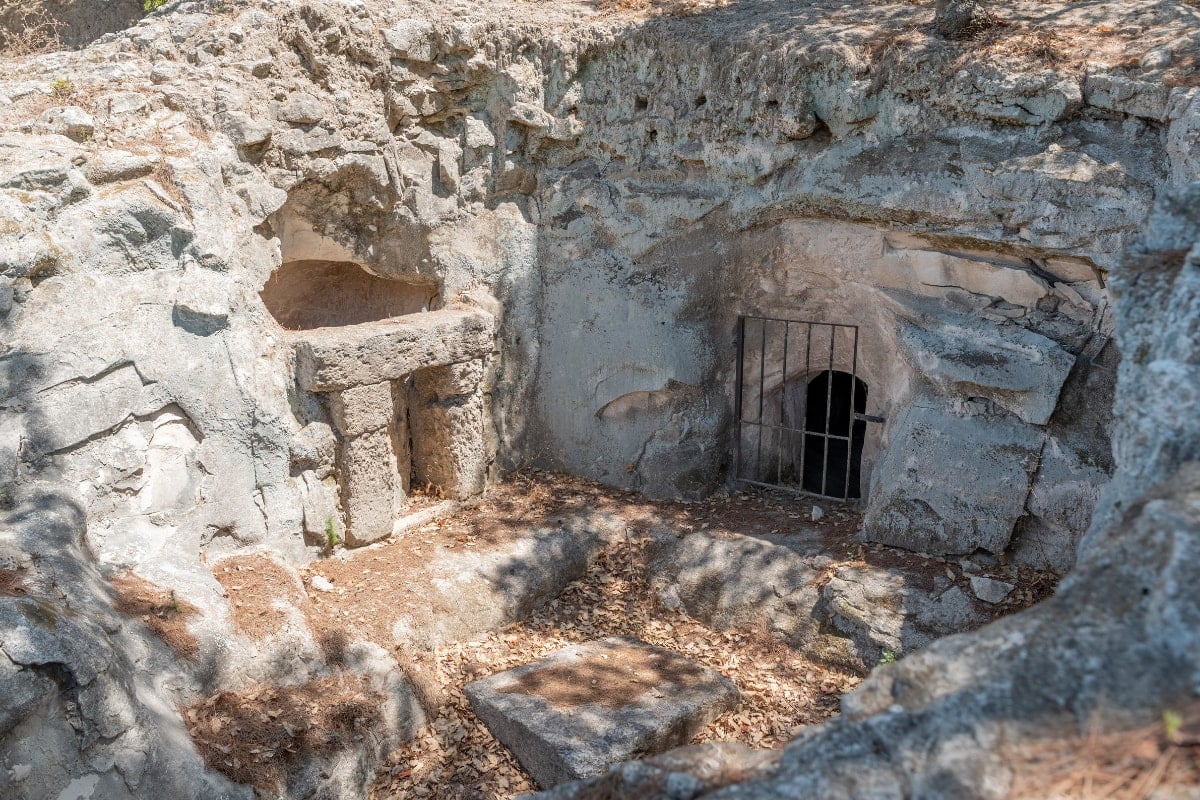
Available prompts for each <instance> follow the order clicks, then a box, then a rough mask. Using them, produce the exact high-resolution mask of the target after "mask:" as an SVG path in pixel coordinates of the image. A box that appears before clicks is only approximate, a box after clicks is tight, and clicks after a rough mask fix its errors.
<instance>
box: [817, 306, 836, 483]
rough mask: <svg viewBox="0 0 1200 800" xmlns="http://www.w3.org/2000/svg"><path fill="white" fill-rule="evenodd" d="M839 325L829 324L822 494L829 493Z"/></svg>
mask: <svg viewBox="0 0 1200 800" xmlns="http://www.w3.org/2000/svg"><path fill="white" fill-rule="evenodd" d="M836 340H837V326H836V325H830V326H829V380H827V381H826V382H825V458H824V460H823V462H822V464H821V494H826V495H827V494H829V434H830V433H832V431H831V430H829V412H830V411H831V410H832V409H833V348H834V342H835V341H836Z"/></svg>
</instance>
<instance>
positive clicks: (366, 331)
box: [295, 309, 494, 392]
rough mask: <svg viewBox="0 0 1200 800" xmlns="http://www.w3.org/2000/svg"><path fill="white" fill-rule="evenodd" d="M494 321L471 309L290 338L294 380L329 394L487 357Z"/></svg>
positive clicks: (332, 329)
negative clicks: (294, 372)
mask: <svg viewBox="0 0 1200 800" xmlns="http://www.w3.org/2000/svg"><path fill="white" fill-rule="evenodd" d="M493 331H494V317H492V315H491V314H489V313H487V312H486V311H480V310H477V309H471V310H456V309H443V310H440V311H426V312H422V313H419V314H408V315H406V316H403V317H398V318H395V319H389V320H381V321H378V322H364V323H361V324H359V325H347V326H345V327H339V328H316V329H313V330H307V331H303V332H302V333H297V334H295V340H296V377H297V379H298V380H299V382H300V386H301V387H302V388H303V389H305V390H307V391H310V392H335V391H341V390H344V389H348V388H351V387H354V386H369V385H372V384H378V383H383V382H385V381H394V380H399V379H400V378H403V377H404V376H405V375H409V374H411V373H413V372H415V371H417V370H419V369H426V368H428V367H438V366H445V365H448V364H457V363H460V362H463V361H470V360H472V359H477V358H482V357H484V356H485V355H487V354H489V353H491V352H492V349H493V346H494V342H493Z"/></svg>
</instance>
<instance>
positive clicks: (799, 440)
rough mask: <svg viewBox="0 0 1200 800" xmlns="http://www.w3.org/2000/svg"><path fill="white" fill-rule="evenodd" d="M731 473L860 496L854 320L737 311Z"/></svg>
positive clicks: (842, 496)
mask: <svg viewBox="0 0 1200 800" xmlns="http://www.w3.org/2000/svg"><path fill="white" fill-rule="evenodd" d="M737 349H738V369H737V384H736V388H735V391H736V399H735V401H734V416H735V417H736V419H737V443H736V451H735V454H734V477H735V479H736V480H738V481H741V482H743V483H748V484H752V485H757V486H767V487H771V488H777V489H784V490H787V491H793V492H800V493H804V494H810V495H815V496H818V497H824V498H827V499H831V500H847V499H851V498H856V497H859V496H861V479H862V475H861V465H862V448H863V442H864V440H865V438H866V424H867V422H878V421H881V420H878V419H877V418H873V417H869V416H867V415H866V414H865V413H864V412H865V411H866V401H867V388H868V387H867V385H866V383H864V382H863V381H862V380H861V379H860V378H859V375H858V326H857V325H841V324H836V323H829V322H810V321H807V320H789V319H779V318H773V317H758V316H742V317H739V318H738V330H737Z"/></svg>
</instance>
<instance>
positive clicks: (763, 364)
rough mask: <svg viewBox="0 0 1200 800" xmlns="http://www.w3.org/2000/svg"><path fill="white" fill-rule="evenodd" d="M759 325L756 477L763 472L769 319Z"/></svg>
mask: <svg viewBox="0 0 1200 800" xmlns="http://www.w3.org/2000/svg"><path fill="white" fill-rule="evenodd" d="M759 325H760V326H761V328H762V341H761V344H760V348H759V351H758V443H757V445H756V448H755V451H754V475H755V476H756V477H757V476H759V475H761V474H762V424H763V403H764V402H765V400H766V398H765V397H764V396H763V392H764V385H765V383H766V378H767V320H766V319H760V320H759Z"/></svg>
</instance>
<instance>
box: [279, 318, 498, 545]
mask: <svg viewBox="0 0 1200 800" xmlns="http://www.w3.org/2000/svg"><path fill="white" fill-rule="evenodd" d="M494 330H495V319H494V317H493V316H492V315H491V314H488V313H487V312H485V311H481V310H478V309H467V310H463V309H443V310H440V311H429V312H423V313H417V314H409V315H406V316H403V317H398V318H395V319H389V320H382V321H379V322H367V323H362V324H359V325H349V326H344V327H337V328H318V329H314V330H307V331H302V332H297V333H295V334H293V337H294V340H295V349H296V379H297V382H298V383H299V385H300V388H302V389H304V390H305V391H309V392H315V393H318V394H322V395H325V396H327V397H328V402H329V409H330V412H331V416H332V418H333V424H334V428H335V429H336V430H337V434H338V439H339V445H338V455H337V476H338V483H339V485H340V488H341V494H342V503H343V507H344V509H345V512H346V544H347V545H348V546H359V545H363V544H367V543H369V542H373V541H376V540H378V539H381V538H383V537H385V536H388V535H390V534H391V533H392V526H393V522H394V520H395V518H396V516H397V515H398V514H399V512H400V511H401V510H402V508H403V505H404V501H405V499H406V497H407V496H408V493H409V490H410V488H411V482H412V480H413V478H414V476H415V477H416V478H417V479H418V480H419V481H421V482H423V483H428V484H431V485H433V486H435V487H438V488H440V490H441V491H442V492H443V493H444V494H445V495H446V496H447V497H449V498H454V499H463V498H466V497H471V496H474V495H477V494H480V493H481V492H482V491H483V489H484V484H485V480H486V470H487V464H488V460H489V459H488V453H487V452H486V444H485V442H486V436H485V430H484V426H485V421H486V416H487V409H486V408H485V398H484V383H485V380H484V379H485V376H486V373H487V362H488V359H489V358H490V357H491V354H492V351H493V348H494ZM410 377H411V380H410ZM410 442H411V447H410Z"/></svg>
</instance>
